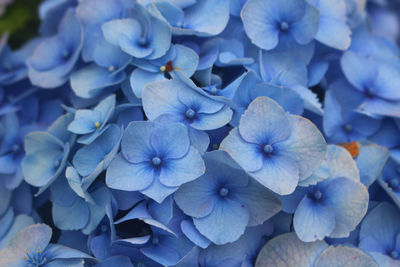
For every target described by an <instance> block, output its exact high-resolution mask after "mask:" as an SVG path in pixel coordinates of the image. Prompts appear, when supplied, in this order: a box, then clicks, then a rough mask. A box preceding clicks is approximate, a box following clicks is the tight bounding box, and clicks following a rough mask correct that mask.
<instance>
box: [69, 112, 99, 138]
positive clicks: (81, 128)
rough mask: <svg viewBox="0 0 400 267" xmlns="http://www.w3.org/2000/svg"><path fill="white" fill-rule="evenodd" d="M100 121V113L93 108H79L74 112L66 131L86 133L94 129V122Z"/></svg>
mask: <svg viewBox="0 0 400 267" xmlns="http://www.w3.org/2000/svg"><path fill="white" fill-rule="evenodd" d="M100 121H101V113H100V112H99V111H95V110H88V109H80V110H77V111H76V112H75V117H74V120H73V121H72V122H71V123H70V124H69V125H68V131H70V132H73V133H76V134H88V133H91V132H94V131H95V130H96V126H95V123H96V122H100Z"/></svg>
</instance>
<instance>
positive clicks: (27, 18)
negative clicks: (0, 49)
mask: <svg viewBox="0 0 400 267" xmlns="http://www.w3.org/2000/svg"><path fill="white" fill-rule="evenodd" d="M40 2H42V0H0V36H1V35H3V34H4V33H6V32H8V33H9V34H10V38H9V42H8V43H9V45H10V46H11V47H12V48H18V47H19V46H21V45H22V44H23V43H24V42H25V41H27V40H29V39H30V38H32V37H34V36H37V35H38V28H39V23H40V20H39V15H38V7H39V3H40Z"/></svg>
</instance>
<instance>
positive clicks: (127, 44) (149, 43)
mask: <svg viewBox="0 0 400 267" xmlns="http://www.w3.org/2000/svg"><path fill="white" fill-rule="evenodd" d="M101 29H102V32H103V34H104V38H105V39H106V40H107V41H108V42H109V43H110V44H112V45H115V46H119V47H120V48H121V49H122V51H124V52H126V53H127V54H129V55H131V56H133V57H135V58H146V59H156V58H160V57H162V56H163V55H165V53H166V52H167V50H168V49H169V47H170V44H171V28H170V26H169V25H168V23H167V22H166V21H165V20H164V19H163V17H162V16H161V14H160V13H159V12H158V10H156V9H155V8H149V9H148V10H147V9H145V8H144V7H143V6H141V5H139V4H136V5H134V6H133V7H131V9H130V10H129V12H128V14H127V18H122V19H117V20H112V21H109V22H106V23H104V24H103V25H102V26H101Z"/></svg>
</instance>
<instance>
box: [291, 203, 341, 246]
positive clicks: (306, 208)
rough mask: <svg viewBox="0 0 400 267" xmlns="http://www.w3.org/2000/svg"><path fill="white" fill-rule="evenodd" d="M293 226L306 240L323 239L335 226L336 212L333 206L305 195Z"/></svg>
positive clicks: (302, 238) (300, 237) (297, 210)
mask: <svg viewBox="0 0 400 267" xmlns="http://www.w3.org/2000/svg"><path fill="white" fill-rule="evenodd" d="M293 226H294V229H295V231H296V234H297V236H298V237H299V239H300V240H302V241H304V242H312V241H316V240H323V239H324V238H325V237H326V236H328V235H329V234H331V233H332V231H333V228H334V227H335V214H334V212H333V210H332V209H331V208H329V207H326V206H323V205H321V203H315V202H314V201H313V200H312V199H310V198H308V197H307V196H305V197H304V198H303V200H302V201H301V202H300V204H299V206H298V207H297V209H296V212H295V214H294V218H293Z"/></svg>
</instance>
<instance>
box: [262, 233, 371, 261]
mask: <svg viewBox="0 0 400 267" xmlns="http://www.w3.org/2000/svg"><path fill="white" fill-rule="evenodd" d="M262 266H287V267H289V266H304V267H325V266H344V267H351V266H365V267H378V265H377V264H376V262H375V261H374V260H373V259H372V258H371V257H370V256H369V255H367V254H366V253H364V252H363V251H362V250H359V249H357V248H351V247H343V246H338V247H333V246H329V247H328V244H326V243H325V242H324V241H315V242H312V243H304V242H302V241H301V240H299V239H298V238H297V236H296V235H295V234H294V233H293V232H292V233H287V234H283V235H280V236H277V237H275V238H274V239H272V240H270V241H269V242H268V243H267V244H266V245H265V246H264V247H263V249H262V250H261V252H260V254H259V255H258V257H257V260H256V264H255V267H262Z"/></svg>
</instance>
